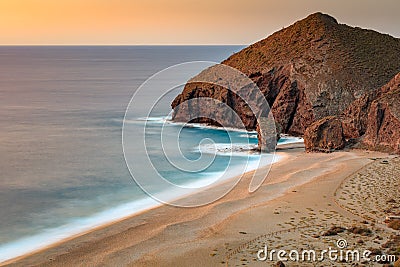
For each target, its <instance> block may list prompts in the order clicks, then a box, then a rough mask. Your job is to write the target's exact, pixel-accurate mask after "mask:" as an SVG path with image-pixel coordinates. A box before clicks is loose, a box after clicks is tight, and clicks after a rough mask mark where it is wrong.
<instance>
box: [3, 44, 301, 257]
mask: <svg viewBox="0 0 400 267" xmlns="http://www.w3.org/2000/svg"><path fill="white" fill-rule="evenodd" d="M242 48H243V46H1V47H0V62H1V65H0V129H1V132H0V218H1V219H0V262H2V261H6V260H9V259H12V258H15V257H18V256H21V255H24V254H26V253H30V252H33V251H36V250H38V249H40V248H43V247H45V246H49V245H51V244H53V243H55V242H58V241H61V240H63V239H66V238H69V237H71V236H73V235H76V234H79V233H82V232H85V231H87V230H89V229H93V228H94V227H98V226H101V225H104V224H106V223H110V222H113V221H117V220H120V219H122V218H125V217H127V216H131V215H134V214H135V213H138V212H141V211H144V210H146V209H149V208H152V207H155V206H158V205H162V204H168V198H169V199H171V201H172V199H179V198H180V197H182V196H183V195H182V192H180V191H177V192H175V193H174V192H172V191H169V192H168V197H166V198H164V199H159V198H157V197H154V194H152V192H157V193H160V192H161V193H162V191H163V190H164V189H165V188H163V187H157V182H155V183H153V184H151V185H149V187H151V189H149V190H150V191H151V192H149V190H147V189H148V188H146V186H143V184H141V183H142V182H143V181H144V182H146V181H147V179H148V180H149V181H150V180H151V181H157V179H159V178H160V177H158V178H157V177H156V176H157V175H158V176H160V175H161V176H162V179H164V180H165V181H168V182H169V183H172V184H176V185H177V186H178V187H182V188H191V189H193V188H194V189H196V188H198V187H201V186H203V185H209V184H210V183H213V182H214V181H215V180H218V177H220V176H221V173H227V169H229V168H231V170H233V171H231V172H228V173H229V174H230V175H234V174H235V175H236V174H238V173H237V172H238V170H240V171H239V172H243V170H246V171H248V170H251V169H254V168H256V167H257V166H259V159H260V156H259V154H257V153H254V152H249V151H250V150H251V148H252V147H254V146H255V145H256V144H257V135H256V133H255V132H246V131H240V130H235V129H225V130H221V129H218V128H213V127H209V126H205V125H198V124H195V125H183V124H179V123H172V122H171V121H170V115H171V107H170V105H169V104H170V103H168V101H164V102H165V103H162V104H160V105H158V110H157V112H153V113H151V114H150V115H149V114H148V113H146V111H147V109H148V103H145V102H146V101H143V102H141V101H139V103H138V102H135V110H139V112H138V113H137V115H136V113H130V114H129V120H124V118H125V115H126V111H127V107H128V106H129V104H130V103H131V99H132V97H133V96H134V95H135V92H137V90H138V88H140V87H141V86H142V85H143V83H146V81H147V80H148V79H149V78H151V77H153V75H155V74H157V73H159V72H160V71H162V70H164V69H166V68H169V67H171V66H174V65H176V64H181V63H184V62H192V61H202V62H220V61H222V60H223V59H225V58H227V57H229V56H230V55H232V54H233V53H235V52H238V51H240V50H241V49H242ZM188 78H190V77H188ZM181 89H182V88H179V87H178V88H177V90H175V91H174V93H172V95H171V96H170V97H172V98H171V99H173V97H174V96H175V95H177V94H178V93H179V91H180V90H181ZM162 93H163V92H159V94H160V95H161V94H162ZM174 94H175V95H174ZM156 95H157V92H156ZM154 97H158V96H154ZM150 98H152V95H150V96H149V99H150ZM142 111H143V112H142ZM146 114H147V115H146ZM123 126H125V127H126V129H128V130H129V133H130V134H132V135H133V138H131V139H130V142H129V144H128V145H127V146H129V147H125V149H127V150H129V155H128V158H127V157H125V156H127V155H126V154H124V146H123V142H122V135H123V128H124V127H123ZM143 129H145V130H146V135H145V139H146V140H143V138H139V137H138V138H136V137H135V133H141V132H142V131H143ZM160 136H162V137H160ZM177 136H179V138H178V141H177V144H178V146H179V149H170V150H169V152H168V156H166V152H165V147H167V146H165V147H164V146H163V145H159V143H160V138H164V139H163V143H164V144H171V143H172V142H175V141H176V140H177ZM144 141H145V142H146V144H148V149H147V150H146V151H145V152H146V153H144V151H143V150H141V149H137V150H135V147H136V145H137V147H142V146H143V142H144ZM293 141H298V140H296V139H295V138H291V137H285V138H282V139H281V140H280V142H281V143H282V142H283V143H284V142H293ZM160 144H161V143H160ZM125 152H126V151H125ZM149 159H150V161H151V162H152V164H153V168H152V170H149V169H148V165H146V164H142V162H145V161H148V160H149ZM268 159H269V163H271V162H273V161H274V160H276V158H274V155H272V154H271V157H269V158H268ZM130 162H131V163H132V164H129V163H130ZM127 163H128V164H127ZM132 165H133V166H132ZM190 165H191V166H193V165H194V166H200V167H199V168H197V169H195V170H193V169H190ZM243 165H246V167H245V169H243V168H238V167H240V166H243ZM128 167H129V168H128ZM138 178H139V180H140V179H141V180H140V181H138ZM153 178H154V179H155V180H152V179H153ZM152 190H153V191H152ZM195 191H196V190H192V191H190V192H193V193H194V192H195ZM171 192H172V193H171ZM185 192H187V191H185ZM201 204H204V203H201Z"/></svg>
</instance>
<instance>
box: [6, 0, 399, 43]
mask: <svg viewBox="0 0 400 267" xmlns="http://www.w3.org/2000/svg"><path fill="white" fill-rule="evenodd" d="M399 10H400V2H399V1H398V0H381V1H376V0H305V1H298V0H291V1H290V0H279V1H277V0H246V1H239V0H169V1H166V0H0V32H1V37H0V45H9V44H21V45H23V44H116V45H118V44H249V43H252V42H255V41H257V40H259V39H262V38H264V37H266V36H267V35H269V34H271V33H272V32H274V31H276V30H279V29H281V28H282V27H284V26H288V25H290V24H292V23H293V22H294V21H296V20H299V19H301V18H303V17H306V16H307V15H308V14H310V13H313V12H316V11H322V12H324V13H328V14H330V15H332V16H334V17H336V18H337V19H338V21H339V22H341V23H346V24H350V25H354V26H360V27H363V28H371V29H375V30H378V31H380V32H384V33H389V34H391V35H393V36H395V37H400V27H399V26H400V15H399Z"/></svg>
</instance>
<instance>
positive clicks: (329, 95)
mask: <svg viewBox="0 0 400 267" xmlns="http://www.w3.org/2000/svg"><path fill="white" fill-rule="evenodd" d="M222 64H225V65H228V66H231V67H233V68H236V69H238V70H239V71H241V72H243V73H244V74H246V75H247V76H248V77H249V78H250V79H251V80H252V81H253V82H254V83H255V84H256V85H257V86H258V88H259V89H260V91H261V92H262V94H263V95H264V96H265V98H266V100H267V102H268V104H269V106H270V107H271V111H272V114H273V115H274V118H275V122H276V124H277V130H278V131H279V133H285V134H290V135H294V136H304V138H305V142H306V144H308V145H307V146H306V147H307V150H308V151H332V150H337V149H342V148H343V147H344V145H343V142H345V143H347V144H353V145H354V144H356V145H357V146H362V147H367V148H369V149H373V150H384V151H388V152H397V153H399V152H400V148H399V142H400V141H399V140H400V138H399V136H400V134H399V131H398V129H399V128H398V126H399V125H400V120H399V117H400V116H399V114H400V112H399V105H398V103H399V92H400V90H399V81H400V75H399V72H400V39H397V38H394V37H392V36H389V35H387V34H381V33H378V32H376V31H373V30H366V29H361V28H358V27H351V26H348V25H345V24H340V23H338V22H337V20H336V19H335V18H333V17H331V16H329V15H326V14H322V13H315V14H312V15H310V16H308V17H307V18H305V19H303V20H300V21H298V22H296V23H294V24H293V25H291V26H289V27H287V28H284V29H282V30H280V31H278V32H276V33H274V34H272V35H271V36H269V37H267V38H266V39H264V40H261V41H259V42H257V43H255V44H252V45H250V46H249V47H247V48H245V49H243V50H242V51H240V52H238V53H236V54H234V55H232V56H231V57H229V58H228V59H226V60H225V61H223V62H222ZM205 72H207V70H205ZM200 75H201V74H200ZM215 79H218V77H215ZM243 90H244V91H245V90H246V88H243ZM247 94H248V95H251V94H252V92H247ZM201 97H207V98H214V99H216V100H218V101H221V102H223V103H225V104H227V105H228V106H230V107H231V108H232V109H233V110H234V111H235V112H236V113H237V114H238V116H239V118H240V119H241V121H242V123H243V124H244V126H245V127H246V129H248V130H256V129H258V128H259V127H257V116H256V115H254V114H253V113H252V112H251V111H249V108H248V103H245V101H243V99H242V98H240V97H239V96H238V95H237V94H235V93H232V92H231V91H229V90H228V89H227V88H223V87H221V86H218V85H214V84H202V83H190V82H188V83H187V84H186V86H185V87H184V90H183V92H182V93H181V94H179V95H178V96H177V97H176V98H175V100H174V101H173V103H172V108H173V109H174V115H173V120H175V121H188V120H187V119H188V118H191V115H190V112H191V110H202V111H203V112H202V114H207V112H208V113H210V114H211V113H212V114H213V115H212V116H211V117H212V118H213V119H208V118H207V116H203V117H201V118H198V119H194V120H192V121H193V122H202V123H210V124H218V123H216V121H220V122H221V121H224V125H230V126H235V124H237V122H236V121H231V118H229V117H226V116H224V114H219V110H208V108H207V106H199V105H196V103H197V102H196V101H190V103H188V104H186V105H185V102H186V101H188V100H190V99H196V98H201ZM254 101H258V100H254ZM221 113H222V111H221ZM332 117H334V118H332ZM214 118H217V119H214ZM220 122H219V124H221V123H220ZM332 123H333V124H334V125H332ZM339 124H341V125H340V126H339ZM321 127H322V128H324V129H325V130H321V129H322V128H321ZM325 127H328V128H325ZM330 127H333V129H334V130H335V131H331V130H329V129H330ZM259 136H262V135H261V134H260V133H259ZM265 143H266V142H265V141H263V140H259V144H261V145H260V149H262V146H263V145H262V144H264V145H265Z"/></svg>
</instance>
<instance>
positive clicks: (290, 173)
mask: <svg viewBox="0 0 400 267" xmlns="http://www.w3.org/2000/svg"><path fill="white" fill-rule="evenodd" d="M366 153H367V154H368V153H370V152H365V151H354V150H353V151H350V152H335V153H332V154H313V153H312V154H307V153H305V152H304V148H303V146H299V145H298V144H297V145H296V144H290V145H289V144H288V145H282V146H280V148H279V149H278V150H277V152H276V154H280V156H282V157H285V158H284V159H283V160H281V161H279V162H277V163H275V164H273V165H272V169H271V171H275V172H278V174H279V175H277V174H276V173H275V175H273V177H272V178H271V177H270V179H268V180H267V181H265V182H264V184H263V186H262V188H260V189H259V190H257V191H256V192H255V193H252V194H250V193H248V192H247V184H246V183H248V182H249V181H247V180H248V179H246V178H248V177H249V176H251V174H252V173H253V172H254V171H251V172H249V173H246V174H244V175H243V177H242V180H245V181H242V180H241V181H240V182H239V184H238V185H236V187H235V188H234V189H233V190H232V191H231V192H229V193H228V194H227V195H226V196H225V197H223V198H222V199H220V200H218V201H216V202H215V203H212V204H210V205H209V206H204V207H198V208H189V209H188V208H181V209H180V208H175V207H171V206H165V205H162V206H158V207H155V208H152V209H149V210H145V211H143V212H140V213H139V214H135V215H133V216H129V217H127V218H124V219H121V220H118V221H115V222H112V223H109V224H107V225H103V226H100V227H97V228H95V229H91V230H90V231H87V232H85V233H82V234H80V235H77V236H74V237H71V238H69V239H68V240H63V241H61V242H57V243H56V244H54V245H51V246H49V247H47V248H44V249H41V250H40V251H36V252H34V253H30V254H28V255H24V256H21V257H18V258H14V259H11V260H9V261H6V262H3V263H1V265H6V264H12V265H15V266H22V265H35V264H40V265H42V264H49V265H54V264H56V262H58V263H59V264H61V263H62V262H65V261H66V262H69V263H71V264H76V262H73V261H72V262H70V261H71V260H73V259H74V254H76V253H78V254H80V255H86V256H87V255H88V254H86V253H84V251H86V252H90V251H92V250H93V249H94V247H98V246H102V245H101V244H100V243H101V240H103V241H104V240H109V239H118V242H117V243H121V240H120V239H119V238H118V237H121V236H123V235H126V234H128V233H129V234H130V235H131V234H134V233H145V236H143V237H140V235H139V237H138V236H137V234H134V235H133V236H135V240H132V242H131V243H130V246H136V247H137V248H138V249H135V250H134V251H133V252H132V253H133V255H131V256H130V259H129V260H128V262H129V263H132V262H137V261H140V262H142V261H143V260H144V261H145V262H146V260H145V259H146V255H147V254H148V253H147V251H148V250H147V249H140V247H141V246H143V243H146V242H150V243H151V241H152V240H158V242H157V244H160V246H167V247H168V238H166V236H164V237H162V236H163V235H165V233H166V232H168V235H170V234H171V233H169V232H171V231H172V232H174V231H173V230H170V229H171V228H174V227H177V226H178V225H180V224H185V225H186V224H193V223H194V225H192V226H190V228H191V231H192V230H194V232H197V233H203V234H204V232H209V231H210V229H213V228H220V227H221V225H224V223H225V224H226V223H227V222H228V221H230V220H229V219H230V218H232V217H235V216H237V214H240V213H243V212H246V211H248V209H251V208H256V207H259V206H263V205H266V203H270V202H274V201H276V200H277V199H280V198H285V196H286V195H288V194H290V192H291V191H294V189H295V188H297V187H301V186H303V185H305V184H308V183H313V182H314V181H315V180H316V179H317V178H318V177H320V176H321V175H322V176H323V175H324V174H325V173H329V172H332V171H333V170H336V169H335V164H333V166H332V164H329V161H331V160H334V162H336V163H338V162H341V161H345V159H346V160H349V159H352V160H354V159H359V158H361V159H363V160H364V161H363V162H364V163H363V164H364V165H363V166H365V162H367V161H368V160H367V159H366ZM371 153H374V154H376V153H375V152H371ZM359 154H363V155H361V156H360V155H359ZM307 158H308V159H319V160H321V159H322V160H325V161H323V162H324V164H325V165H326V166H324V168H323V169H318V168H317V169H316V166H314V165H315V164H317V165H318V164H321V163H319V162H318V161H316V162H317V163H312V164H309V166H304V163H305V162H307ZM328 159H329V160H328ZM326 160H328V161H326ZM299 161H300V165H303V168H302V169H298V168H296V164H299ZM308 162H309V161H308ZM291 163H292V164H291ZM341 164H344V163H343V162H342V163H341ZM291 165H295V166H291ZM290 166H291V167H290ZM287 167H289V168H287ZM305 167H308V168H305ZM320 167H321V166H320ZM336 171H337V170H336ZM311 172H312V173H311ZM270 174H271V172H270ZM294 176H297V177H296V178H297V179H294ZM299 177H300V178H299ZM342 178H343V177H342ZM344 179H345V177H344V178H343V179H342V180H344ZM260 191H261V192H260ZM262 192H264V193H265V192H268V196H265V195H263V194H262ZM203 193H205V194H206V193H207V192H200V193H197V194H198V197H201V195H202V194H203ZM229 204H230V205H229ZM224 205H228V206H231V207H230V208H226V207H225V208H224V207H223V206H224ZM213 210H219V211H220V212H217V215H218V216H217V215H216V214H214V215H213ZM171 213H172V215H176V216H171ZM160 215H162V216H163V218H162V219H157V218H160V217H159V216H160ZM168 217H173V218H172V219H171V218H168ZM203 217H204V218H206V219H204V218H203ZM207 217H211V218H207ZM200 220H201V221H204V220H205V221H206V223H201V224H200V225H197V223H195V222H198V221H200ZM211 231H212V230H211ZM212 232H213V231H212ZM160 238H163V239H162V240H161V241H162V242H160ZM181 238H183V237H181ZM183 239H185V238H183ZM125 242H126V241H125ZM125 242H122V243H125ZM186 242H188V241H186ZM128 243H129V242H128ZM163 243H165V244H164V245H162V244H163ZM193 245H195V244H193ZM121 246H122V247H124V245H122V244H121ZM109 249H110V248H109ZM159 249H160V248H157V249H156V250H159ZM111 250H112V251H114V250H115V251H118V248H112V249H111ZM66 251H69V252H68V253H67V254H65V255H64V256H63V254H64V253H65V252H66ZM106 251H107V249H106ZM150 251H151V250H150ZM145 252H146V253H145ZM68 254H70V256H68ZM89 254H91V253H89ZM107 254H108V253H107ZM86 256H83V258H85V257H86ZM65 257H67V258H68V259H65ZM91 260H93V261H94V262H96V263H97V264H99V261H98V259H91ZM81 262H82V261H81ZM114 263H115V262H114ZM119 263H120V262H119ZM124 263H127V262H124Z"/></svg>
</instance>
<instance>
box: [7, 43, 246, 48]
mask: <svg viewBox="0 0 400 267" xmlns="http://www.w3.org/2000/svg"><path fill="white" fill-rule="evenodd" d="M248 45H250V44H0V47H4V46H248Z"/></svg>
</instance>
